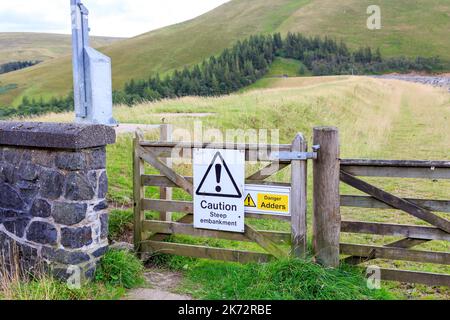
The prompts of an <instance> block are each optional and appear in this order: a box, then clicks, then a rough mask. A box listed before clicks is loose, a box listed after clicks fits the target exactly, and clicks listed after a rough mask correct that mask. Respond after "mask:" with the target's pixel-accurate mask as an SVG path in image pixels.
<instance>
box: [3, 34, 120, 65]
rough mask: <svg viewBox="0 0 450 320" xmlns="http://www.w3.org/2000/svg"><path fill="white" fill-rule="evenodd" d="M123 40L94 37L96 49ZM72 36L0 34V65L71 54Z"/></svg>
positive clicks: (44, 59) (43, 59)
mask: <svg viewBox="0 0 450 320" xmlns="http://www.w3.org/2000/svg"><path fill="white" fill-rule="evenodd" d="M118 40H122V38H108V37H92V38H91V42H92V45H93V46H94V47H103V46H107V45H110V44H111V43H113V42H115V41H118ZM71 45H72V40H71V36H70V35H66V34H51V33H31V32H3V33H0V64H3V63H7V62H11V61H25V60H40V61H47V60H50V59H53V58H57V57H61V56H64V55H68V54H70V53H71V50H72V49H71Z"/></svg>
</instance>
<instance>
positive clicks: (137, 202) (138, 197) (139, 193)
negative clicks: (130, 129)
mask: <svg viewBox="0 0 450 320" xmlns="http://www.w3.org/2000/svg"><path fill="white" fill-rule="evenodd" d="M143 139H144V137H143V135H142V133H141V132H138V131H136V133H135V137H134V140H133V198H134V206H133V207H134V209H133V211H134V250H135V252H137V253H139V252H140V247H141V243H142V223H143V221H144V220H145V212H144V210H142V199H143V198H144V197H145V193H144V191H145V189H144V187H143V186H142V181H141V176H142V175H143V174H145V167H144V161H143V160H142V159H141V157H140V156H139V152H138V149H139V146H140V141H141V140H143Z"/></svg>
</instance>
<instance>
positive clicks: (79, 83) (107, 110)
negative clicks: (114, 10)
mask: <svg viewBox="0 0 450 320" xmlns="http://www.w3.org/2000/svg"><path fill="white" fill-rule="evenodd" d="M70 6H71V7H70V8H71V14H72V51H73V58H72V60H73V91H74V104H75V114H76V121H77V122H79V123H90V124H104V125H112V126H114V125H117V122H116V121H115V120H114V118H113V115H112V80H111V59H110V58H109V57H107V56H105V55H103V54H101V53H100V52H98V51H97V50H94V49H93V48H91V47H90V44H89V20H88V17H89V11H88V9H87V8H86V7H85V6H84V5H83V4H82V3H81V0H70Z"/></svg>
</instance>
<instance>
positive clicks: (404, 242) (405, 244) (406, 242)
mask: <svg viewBox="0 0 450 320" xmlns="http://www.w3.org/2000/svg"><path fill="white" fill-rule="evenodd" d="M426 242H429V240H424V239H413V238H405V239H401V240H397V241H394V242H392V243H388V244H386V245H384V247H392V248H401V249H410V248H413V247H415V246H419V245H421V244H423V243H426Z"/></svg>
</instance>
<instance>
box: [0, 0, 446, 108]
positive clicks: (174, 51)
mask: <svg viewBox="0 0 450 320" xmlns="http://www.w3.org/2000/svg"><path fill="white" fill-rule="evenodd" d="M372 4H379V5H380V6H381V10H382V18H383V22H382V23H383V29H382V30H379V31H369V30H368V29H367V28H366V19H367V14H366V8H367V6H369V5H372ZM449 15H450V3H449V2H448V0H417V1H414V2H412V1H409V0H396V1H390V0H377V1H372V0H370V1H369V0H341V1H331V0H258V1H254V0H233V1H230V2H229V3H226V4H224V5H222V6H220V7H219V8H217V9H215V10H213V11H211V12H209V13H207V14H204V15H202V16H200V17H198V18H196V19H193V20H190V21H187V22H184V23H180V24H177V25H173V26H170V27H167V28H163V29H160V30H156V31H153V32H150V33H146V34H143V35H141V36H138V37H135V38H132V39H127V40H123V41H119V42H115V43H113V44H112V45H109V46H107V47H104V48H103V49H102V50H101V51H103V52H104V53H106V54H107V55H109V56H111V57H112V60H113V83H114V87H115V88H122V86H123V84H124V83H125V82H126V81H127V80H129V79H131V78H135V79H143V78H147V77H148V76H149V75H151V74H155V73H156V72H160V73H165V72H169V71H172V70H174V69H175V68H180V67H182V66H184V65H192V64H194V63H197V62H199V61H201V60H202V59H204V58H207V57H209V56H210V55H213V54H217V53H219V52H221V51H222V50H223V49H224V48H226V47H229V46H231V45H232V44H233V43H234V42H235V41H236V40H238V39H242V38H246V37H248V36H250V35H252V34H256V33H272V32H276V31H281V32H283V33H286V32H287V31H300V32H303V33H305V34H310V35H316V34H317V35H329V36H333V37H338V38H340V39H343V40H345V41H348V43H349V44H350V45H351V46H353V47H356V46H360V45H370V46H374V47H375V46H380V47H381V49H382V52H383V53H384V54H386V55H391V56H394V55H395V56H397V55H407V56H415V55H423V56H434V55H440V56H441V57H443V58H445V59H446V61H450V40H449V37H448V31H449V30H450V19H449ZM12 84H15V85H17V87H16V88H13V89H10V90H6V92H4V93H3V94H0V105H1V104H11V103H13V104H16V103H17V102H18V101H20V99H21V97H22V96H23V95H28V96H38V97H39V96H42V97H44V98H46V97H50V96H52V95H61V94H64V93H66V92H67V91H68V90H70V87H71V63H70V57H64V58H59V59H55V60H52V61H49V62H46V63H42V64H40V65H38V66H35V67H32V68H29V69H25V70H21V71H18V72H14V73H11V74H7V75H3V76H0V88H1V87H5V86H6V85H12ZM4 91H5V90H4Z"/></svg>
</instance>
